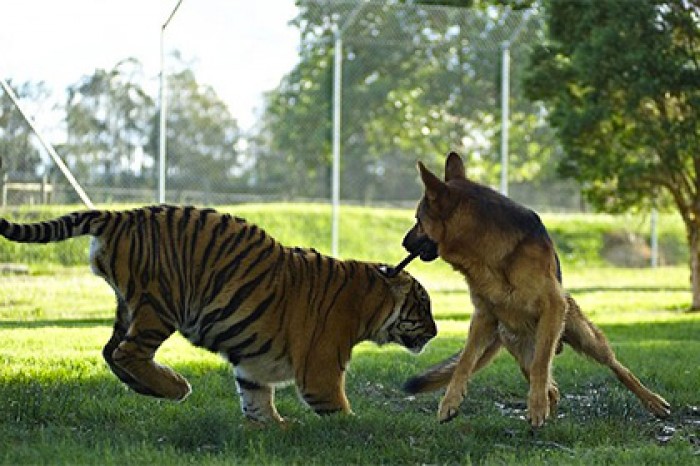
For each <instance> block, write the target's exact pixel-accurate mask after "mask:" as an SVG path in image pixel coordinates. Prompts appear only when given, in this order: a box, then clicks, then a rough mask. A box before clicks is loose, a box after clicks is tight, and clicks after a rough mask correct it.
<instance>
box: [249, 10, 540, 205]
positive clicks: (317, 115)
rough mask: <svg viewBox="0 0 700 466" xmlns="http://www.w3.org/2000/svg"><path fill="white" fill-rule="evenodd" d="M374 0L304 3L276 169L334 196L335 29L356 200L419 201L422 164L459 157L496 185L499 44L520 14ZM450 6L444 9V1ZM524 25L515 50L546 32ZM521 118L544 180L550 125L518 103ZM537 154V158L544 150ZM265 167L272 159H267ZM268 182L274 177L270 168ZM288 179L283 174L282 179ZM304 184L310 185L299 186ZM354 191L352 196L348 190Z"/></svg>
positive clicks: (525, 159) (276, 98)
mask: <svg viewBox="0 0 700 466" xmlns="http://www.w3.org/2000/svg"><path fill="white" fill-rule="evenodd" d="M407 3H411V4H410V5H408V6H405V5H397V4H391V3H381V2H369V3H356V2H314V1H303V2H300V15H299V17H298V18H297V19H296V23H297V25H298V27H299V28H300V31H301V36H302V49H301V60H300V63H299V64H298V65H297V67H296V68H295V69H294V70H293V71H292V72H291V73H289V74H288V75H287V76H286V77H285V79H284V80H283V82H282V85H281V86H280V88H279V89H278V90H276V91H275V92H272V93H270V94H269V95H268V101H267V112H266V115H265V125H264V129H265V131H266V132H267V133H268V137H267V139H268V140H269V141H270V142H271V143H272V144H274V147H272V148H271V149H270V150H269V151H268V152H267V153H266V154H265V157H264V160H265V163H266V164H267V165H268V166H275V164H274V163H273V162H272V161H273V160H277V162H278V163H277V165H276V166H277V168H278V171H281V172H284V170H285V168H281V170H280V167H286V171H287V173H290V174H291V173H293V174H294V175H293V176H292V177H289V187H288V189H289V190H294V189H296V190H299V189H302V190H305V192H306V193H307V195H312V196H325V195H328V191H329V188H328V187H329V185H330V175H329V174H330V159H331V140H332V139H331V138H332V127H331V124H332V83H333V61H334V47H333V46H334V28H335V27H344V26H345V25H346V22H347V21H349V19H350V18H352V21H350V23H347V24H348V26H347V27H344V29H343V45H344V47H343V77H342V81H343V90H342V108H343V112H342V122H343V127H342V135H341V147H342V159H341V176H342V182H341V186H344V187H345V188H344V190H343V192H342V196H343V198H345V199H357V200H370V199H376V198H378V197H379V198H381V197H380V196H383V197H385V198H389V199H401V198H404V199H415V198H417V197H418V196H419V195H420V186H419V184H417V183H416V184H415V185H414V184H412V183H406V182H405V180H406V179H414V178H415V176H416V175H415V168H414V164H415V161H416V160H417V159H421V160H423V161H425V162H428V164H430V165H437V164H438V163H441V160H442V158H443V156H444V154H445V153H446V152H447V151H448V150H453V149H454V150H463V151H464V152H466V153H469V154H470V155H471V156H472V157H471V160H470V161H469V167H470V173H471V174H472V175H473V176H477V177H479V178H480V179H482V181H486V182H493V181H495V180H496V179H497V173H498V168H499V158H498V156H497V155H498V147H499V142H498V141H499V140H500V106H499V99H500V74H499V73H500V44H501V41H502V40H504V39H505V38H506V37H508V35H509V32H511V31H512V30H513V28H514V24H519V18H520V16H519V15H517V14H515V13H513V14H511V15H510V16H508V15H507V14H505V13H504V10H502V9H499V8H496V7H489V6H487V5H485V3H484V2H472V1H468V0H454V1H450V2H448V3H450V4H453V5H457V6H469V5H472V4H475V5H476V4H477V3H478V7H477V6H474V7H470V8H444V7H438V6H433V5H428V6H422V5H418V4H415V3H414V2H407ZM437 3H444V2H437ZM536 29H537V22H535V21H530V22H529V23H527V24H525V29H524V31H525V32H526V33H525V32H524V33H523V34H521V36H520V38H519V39H520V40H519V41H518V42H517V43H516V44H513V46H514V48H516V47H519V48H524V47H525V46H526V43H527V42H528V41H532V40H534V39H535V38H536V37H537V36H536V34H535V33H534V31H535V30H536ZM519 90H520V89H519V87H518V86H516V85H514V86H513V94H512V96H513V97H512V102H513V104H514V105H512V107H511V111H512V115H513V118H515V119H519V121H521V122H522V123H523V125H522V126H523V127H524V126H525V125H526V124H527V125H532V126H530V127H529V129H530V131H522V132H521V133H516V132H513V135H514V136H519V137H516V138H514V139H513V140H512V142H511V147H512V148H513V153H514V154H519V155H521V156H520V157H513V161H514V162H515V165H517V167H518V169H514V170H512V173H515V174H516V175H518V176H520V177H521V178H522V179H529V178H532V177H533V176H536V175H537V173H538V171H537V167H544V166H546V165H547V164H546V163H544V162H543V163H540V164H539V165H537V167H535V165H534V164H532V163H531V160H532V156H533V155H538V156H540V157H539V160H541V161H542V160H543V158H544V157H546V156H549V154H551V153H552V152H551V151H549V149H547V148H546V147H545V146H539V147H538V146H537V144H535V143H534V142H533V141H532V139H530V140H529V141H528V140H527V139H526V138H528V137H531V136H532V135H533V134H536V133H537V132H538V128H543V127H546V124H545V122H544V120H543V119H541V118H540V119H537V118H529V117H528V116H527V115H532V114H536V106H535V105H533V104H531V103H529V102H527V101H526V100H525V99H518V95H517V93H518V92H519ZM533 150H534V152H533ZM261 160H262V159H261ZM260 172H261V173H262V174H263V175H269V173H270V171H268V170H265V171H262V170H261V171H260ZM276 179H277V180H279V181H284V177H281V178H280V177H277V178H276ZM299 180H303V181H302V182H301V183H299ZM347 187H351V189H346V188H347Z"/></svg>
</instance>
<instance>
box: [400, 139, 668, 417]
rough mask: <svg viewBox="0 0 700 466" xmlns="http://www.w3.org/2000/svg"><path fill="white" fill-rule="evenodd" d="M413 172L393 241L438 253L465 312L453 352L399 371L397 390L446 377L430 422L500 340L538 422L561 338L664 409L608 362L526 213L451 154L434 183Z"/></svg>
mask: <svg viewBox="0 0 700 466" xmlns="http://www.w3.org/2000/svg"><path fill="white" fill-rule="evenodd" d="M418 171H419V172H420V176H421V179H422V181H423V184H424V188H425V192H424V195H423V198H422V199H421V200H420V202H419V204H418V207H417V211H416V221H417V222H416V225H415V226H414V227H413V228H411V229H410V230H409V231H408V233H407V234H406V237H405V238H404V240H403V246H404V247H405V248H406V249H407V250H408V251H409V252H410V253H411V254H412V256H415V255H419V256H420V257H421V259H422V260H423V261H431V260H434V259H436V258H437V257H438V256H439V257H441V258H442V259H443V260H445V261H446V262H447V263H449V264H450V265H452V267H453V268H454V269H455V270H457V271H458V272H460V273H461V274H462V275H464V277H465V278H466V281H467V284H468V285H469V291H470V294H471V300H472V302H473V304H474V314H473V315H472V317H471V322H470V326H469V334H468V337H467V342H466V346H465V347H464V349H463V350H462V351H461V353H458V354H455V355H454V356H452V357H451V358H449V359H447V360H445V361H443V362H441V363H438V364H437V365H435V366H433V367H431V368H429V369H428V370H427V371H426V372H424V373H423V374H422V375H419V376H416V377H413V378H411V379H409V380H408V381H407V382H406V385H405V386H404V388H405V390H406V391H408V392H410V393H419V392H427V391H433V390H437V389H439V388H442V387H444V386H445V385H447V390H446V392H445V395H444V397H443V398H442V400H441V402H440V407H439V410H438V419H439V421H440V422H447V421H449V420H451V419H453V418H454V417H455V416H456V415H457V411H458V408H459V405H460V404H461V402H462V400H463V398H464V396H465V394H466V386H467V382H468V381H469V378H470V377H471V376H472V374H474V373H475V372H476V371H478V370H479V369H481V368H483V367H485V366H486V365H487V364H488V363H489V362H490V361H491V360H492V359H493V357H494V356H495V355H496V354H497V353H498V351H499V350H500V349H501V347H505V348H506V349H507V350H508V351H509V352H510V353H511V354H512V355H513V356H514V357H515V359H516V361H517V362H518V364H519V365H520V370H521V371H522V373H523V375H524V376H525V378H526V379H527V380H528V382H529V385H530V390H529V394H528V400H527V407H528V419H529V421H530V424H531V425H532V426H533V427H539V426H542V425H543V424H544V422H545V420H546V419H547V418H548V417H549V415H550V413H552V412H553V411H554V409H555V408H556V406H557V403H558V402H559V390H558V388H557V385H556V383H555V382H554V380H553V379H552V374H551V367H552V359H553V358H554V355H555V353H556V354H558V353H559V352H561V350H562V344H563V343H567V344H569V345H570V346H571V347H572V348H573V349H574V350H576V351H577V352H579V353H582V354H584V355H586V356H589V357H591V358H592V359H594V360H595V361H597V362H599V363H600V364H604V365H606V366H608V367H609V368H610V369H612V371H613V372H614V373H615V375H616V376H617V378H618V379H619V380H620V381H621V382H622V383H623V384H624V385H625V386H626V387H627V388H628V389H629V390H631V391H632V393H634V394H635V395H636V396H637V397H638V398H639V399H640V400H641V402H642V404H643V405H644V407H645V408H646V409H648V410H649V411H650V412H651V413H653V414H654V415H656V416H659V417H665V416H668V415H669V414H670V405H669V404H668V403H667V402H666V400H664V399H663V398H662V397H661V396H659V395H657V394H656V393H653V392H651V391H649V390H648V389H647V388H646V387H645V386H644V385H642V383H641V382H640V381H639V380H638V379H637V378H636V377H635V376H634V374H632V372H630V371H629V369H627V368H626V367H625V366H623V365H622V364H620V362H618V360H617V359H616V357H615V354H614V353H613V350H612V349H611V348H610V344H609V343H608V341H607V340H606V338H605V335H603V332H601V331H600V329H598V328H597V327H596V326H595V325H593V324H592V323H591V322H590V321H589V320H588V319H587V318H586V317H585V316H584V315H583V314H582V312H581V309H580V308H579V306H578V305H577V304H576V301H574V299H573V298H572V297H571V296H570V295H569V294H567V293H566V292H565V291H564V289H563V288H562V279H561V269H560V264H559V258H558V257H557V254H556V252H555V250H554V246H553V244H552V240H551V239H550V237H549V235H548V234H547V230H546V229H545V227H544V225H543V224H542V221H541V220H540V218H539V216H538V215H537V214H536V213H535V212H533V211H532V210H529V209H527V208H525V207H523V206H521V205H519V204H517V203H516V202H514V201H512V200H511V199H509V198H507V197H506V196H503V195H501V194H499V193H497V192H496V191H494V190H492V189H490V188H488V187H486V186H483V185H480V184H478V183H476V182H474V181H471V180H469V179H468V178H467V177H466V176H465V170H464V164H463V162H462V159H461V158H460V157H459V155H458V154H456V153H454V152H452V153H450V154H449V155H448V156H447V160H446V163H445V181H444V182H443V181H441V180H440V179H439V178H438V177H437V176H435V175H434V174H433V173H431V172H430V171H429V170H428V169H426V168H425V166H424V165H423V164H422V163H421V162H418Z"/></svg>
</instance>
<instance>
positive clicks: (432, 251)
mask: <svg viewBox="0 0 700 466" xmlns="http://www.w3.org/2000/svg"><path fill="white" fill-rule="evenodd" d="M412 233H413V231H409V232H408V233H407V234H406V236H405V237H404V239H403V242H402V243H401V245H402V246H403V247H404V249H406V251H408V252H409V253H410V254H412V255H414V257H415V256H418V257H420V260H422V261H423V262H430V261H434V260H435V259H437V258H438V247H437V243H436V242H435V241H433V240H431V239H430V238H428V237H427V236H420V237H415V235H413V234H412Z"/></svg>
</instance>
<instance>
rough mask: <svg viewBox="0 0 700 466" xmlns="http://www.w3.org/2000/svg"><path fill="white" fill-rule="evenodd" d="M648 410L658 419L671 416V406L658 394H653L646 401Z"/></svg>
mask: <svg viewBox="0 0 700 466" xmlns="http://www.w3.org/2000/svg"><path fill="white" fill-rule="evenodd" d="M645 404H646V408H647V409H648V410H649V411H650V412H651V413H652V414H653V415H654V416H656V417H661V418H664V417H668V416H670V415H671V405H670V404H669V402H668V401H666V400H664V399H663V398H662V397H661V396H659V395H657V394H656V393H652V394H651V396H650V397H649V398H648V399H647V400H646V403H645Z"/></svg>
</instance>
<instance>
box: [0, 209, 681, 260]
mask: <svg viewBox="0 0 700 466" xmlns="http://www.w3.org/2000/svg"><path fill="white" fill-rule="evenodd" d="M108 208H110V209H119V208H125V206H109V207H108ZM73 210H81V207H80V206H75V205H74V206H55V207H53V206H52V207H32V208H29V207H26V208H20V209H12V210H8V209H6V210H4V211H0V215H2V216H4V217H5V218H8V219H11V220H14V221H21V222H30V221H31V222H33V221H39V220H47V219H50V218H53V217H56V216H59V215H62V214H65V213H68V212H71V211H73ZM219 210H221V211H224V212H229V213H231V214H234V215H237V216H239V217H243V218H245V219H246V220H248V221H250V222H253V223H256V224H258V225H259V226H261V227H262V228H264V229H265V230H266V231H267V232H268V233H269V234H271V235H272V236H274V237H275V238H276V239H277V240H279V241H280V242H282V243H283V244H285V245H287V246H304V247H313V248H316V249H318V250H319V251H321V252H323V253H327V254H328V253H330V251H331V238H330V230H331V208H330V206H329V205H325V204H243V205H235V206H224V207H219ZM340 213H341V220H340V234H339V249H340V255H341V256H342V257H344V258H356V259H361V260H372V261H380V262H387V263H395V262H398V261H399V260H401V259H402V258H403V257H404V255H405V252H404V251H403V249H402V247H401V240H402V238H403V235H404V233H405V232H406V230H408V229H409V228H410V227H411V225H412V224H413V216H414V213H413V210H412V209H390V208H370V207H356V206H342V207H341V209H340ZM542 220H543V221H544V223H545V225H546V226H547V229H548V230H549V232H550V235H551V236H552V239H553V240H554V242H555V244H556V247H557V250H558V251H559V255H560V258H561V260H562V262H563V263H564V264H566V265H569V266H584V265H585V266H605V265H615V264H612V263H610V262H609V261H606V259H605V258H604V257H603V255H602V252H603V249H604V247H605V238H606V235H618V236H624V235H627V234H631V235H636V236H637V237H639V238H643V239H644V241H646V242H647V243H648V241H649V237H650V228H649V219H648V218H646V217H643V216H634V215H620V216H612V215H604V214H545V215H542ZM658 231H659V250H660V256H661V258H662V262H663V263H664V264H668V265H676V264H685V263H687V261H688V248H687V243H686V241H685V231H684V229H683V225H682V222H681V220H680V219H679V218H678V216H677V215H674V214H663V215H660V216H659V226H658ZM88 244H89V241H88V239H87V238H79V239H75V240H69V241H65V242H62V243H54V244H48V245H34V244H18V243H12V242H9V241H0V262H25V263H37V264H62V265H76V264H85V263H86V261H87V251H88Z"/></svg>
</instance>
